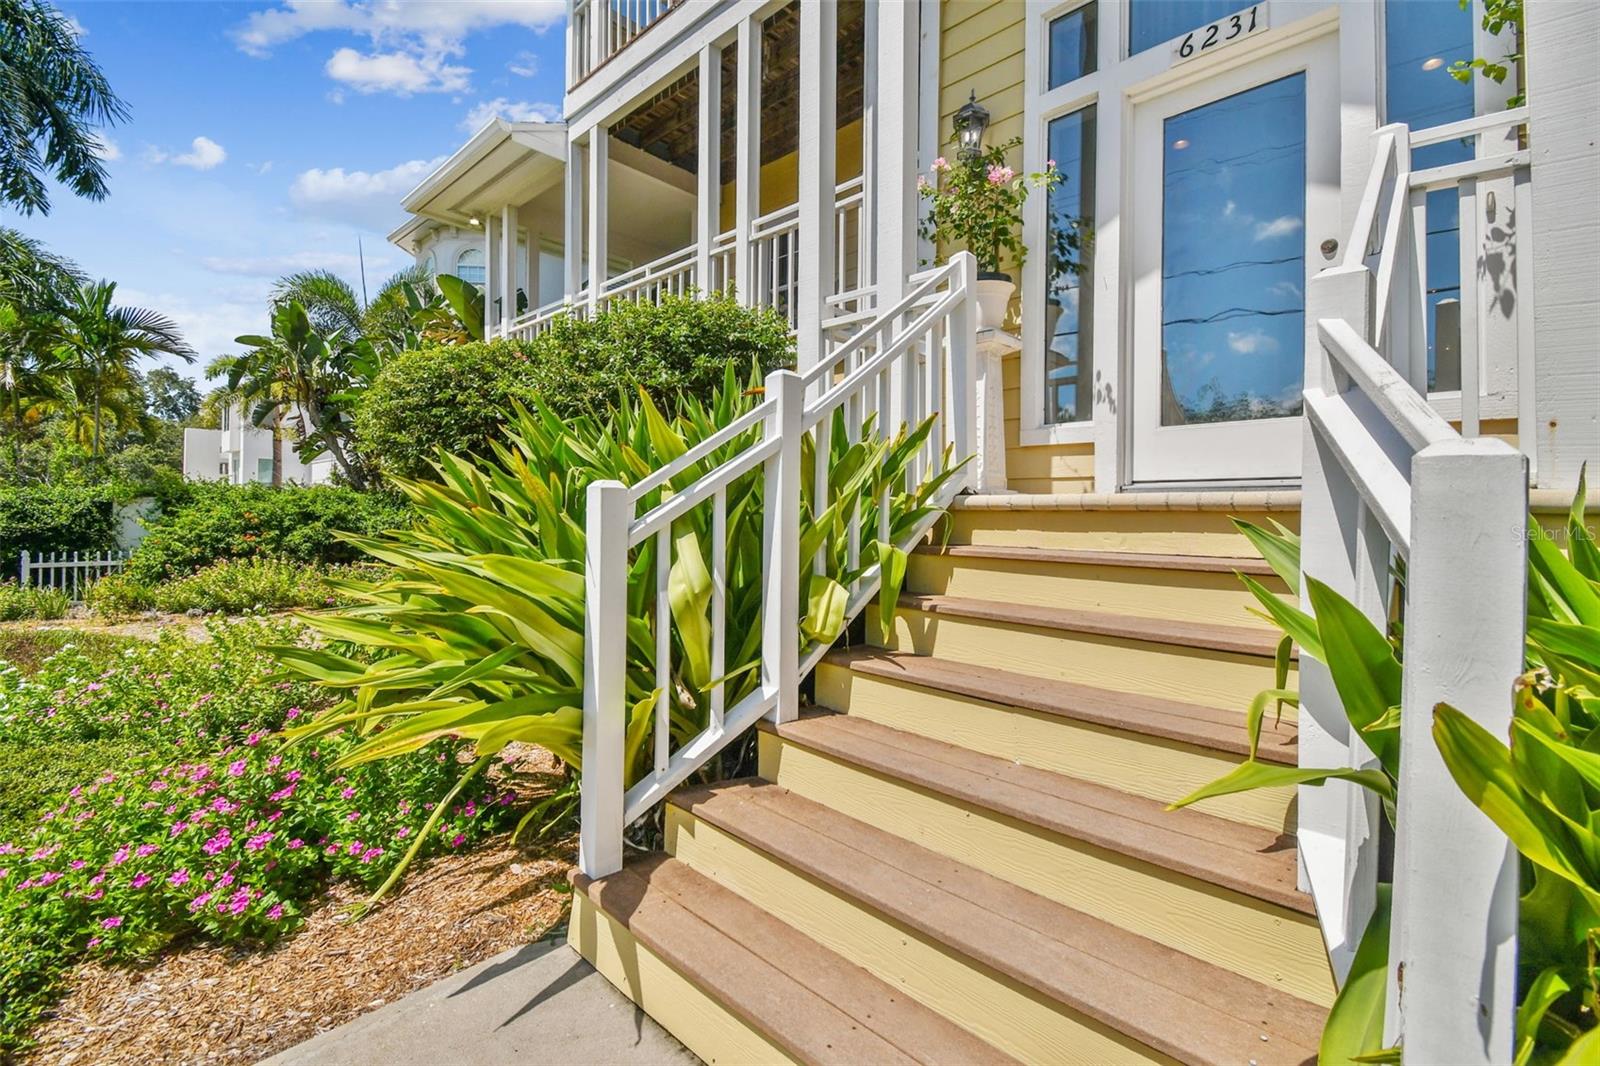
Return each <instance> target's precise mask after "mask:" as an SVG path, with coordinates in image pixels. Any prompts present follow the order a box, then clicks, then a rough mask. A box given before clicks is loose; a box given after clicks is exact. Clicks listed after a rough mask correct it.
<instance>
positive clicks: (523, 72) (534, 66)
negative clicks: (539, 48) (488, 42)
mask: <svg viewBox="0 0 1600 1066" xmlns="http://www.w3.org/2000/svg"><path fill="white" fill-rule="evenodd" d="M506 69H507V70H509V71H510V72H511V73H513V74H515V75H516V76H517V77H519V78H531V77H533V76H534V75H535V74H537V73H539V57H538V56H536V55H534V54H533V53H532V52H527V51H523V52H518V53H517V57H516V58H515V59H513V60H512V61H511V62H509V63H507V64H506Z"/></svg>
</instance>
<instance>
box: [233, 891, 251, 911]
mask: <svg viewBox="0 0 1600 1066" xmlns="http://www.w3.org/2000/svg"><path fill="white" fill-rule="evenodd" d="M248 906H250V890H249V889H248V888H241V889H240V890H239V891H237V892H235V893H234V894H233V898H232V899H231V900H229V901H228V913H229V914H234V915H237V914H242V913H244V909H245V908H246V907H248Z"/></svg>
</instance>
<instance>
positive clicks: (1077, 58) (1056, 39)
mask: <svg viewBox="0 0 1600 1066" xmlns="http://www.w3.org/2000/svg"><path fill="white" fill-rule="evenodd" d="M1099 21H1100V14H1099V8H1098V5H1097V4H1096V3H1095V0H1089V3H1087V4H1084V5H1083V6H1082V7H1080V8H1076V9H1074V10H1072V11H1069V12H1067V13H1066V14H1065V15H1062V16H1061V17H1060V18H1057V19H1052V20H1051V21H1050V58H1049V71H1048V74H1047V77H1048V79H1049V80H1048V84H1047V88H1051V89H1055V88H1059V87H1060V86H1062V85H1065V84H1067V82H1069V81H1077V80H1078V79H1079V78H1081V77H1083V76H1084V75H1085V74H1093V73H1094V72H1095V70H1096V64H1095V59H1096V48H1095V34H1096V31H1097V25H1098V23H1099ZM1058 162H1059V160H1058Z"/></svg>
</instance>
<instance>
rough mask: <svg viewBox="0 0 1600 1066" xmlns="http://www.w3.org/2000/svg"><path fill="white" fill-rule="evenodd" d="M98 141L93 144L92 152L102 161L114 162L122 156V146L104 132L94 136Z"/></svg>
mask: <svg viewBox="0 0 1600 1066" xmlns="http://www.w3.org/2000/svg"><path fill="white" fill-rule="evenodd" d="M95 139H96V140H97V141H98V142H99V143H98V144H97V145H96V146H95V150H94V154H95V155H97V156H99V157H100V159H101V160H102V161H103V162H106V163H115V162H116V161H117V160H119V159H121V158H122V146H121V145H119V144H117V142H116V141H113V140H112V139H111V138H110V137H107V136H106V135H105V134H103V133H102V134H98V135H97V136H96V138H95Z"/></svg>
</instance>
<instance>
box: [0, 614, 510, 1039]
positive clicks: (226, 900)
mask: <svg viewBox="0 0 1600 1066" xmlns="http://www.w3.org/2000/svg"><path fill="white" fill-rule="evenodd" d="M208 628H209V630H210V636H211V639H210V640H209V641H206V642H196V641H192V640H189V639H187V638H185V637H182V636H179V635H177V634H175V633H163V634H162V635H161V636H160V637H159V638H158V639H157V640H155V641H153V642H144V641H134V642H130V643H128V644H127V645H125V646H121V647H118V646H117V645H115V644H108V643H104V642H103V643H101V644H100V645H97V646H95V647H93V648H79V647H78V646H76V645H75V644H71V643H68V644H65V645H63V646H62V647H60V649H59V650H57V651H55V652H54V653H53V654H51V655H49V656H47V657H45V658H44V659H43V660H42V661H40V662H38V663H37V664H36V666H35V668H34V669H33V670H31V671H25V670H23V669H22V668H19V667H17V666H15V665H11V664H6V665H0V748H3V749H5V750H6V751H7V752H8V756H9V758H8V762H7V763H6V765H8V766H11V767H13V772H14V773H15V774H17V775H19V776H20V774H21V773H22V772H24V771H25V768H26V767H27V766H28V765H29V763H30V759H29V753H40V754H42V753H45V752H49V751H52V750H53V749H56V748H60V747H63V746H71V745H76V746H80V747H81V746H85V745H87V746H89V750H90V751H91V752H98V753H100V754H102V755H104V756H105V758H106V765H102V766H100V767H98V768H97V770H96V772H95V773H94V775H93V776H92V777H86V778H85V779H84V780H82V781H80V782H78V783H76V784H74V785H72V786H71V787H70V788H68V789H67V790H66V791H65V792H64V793H62V794H58V795H55V796H52V797H51V798H50V800H49V802H48V804H47V805H44V806H43V807H42V809H40V810H37V811H36V812H33V818H34V819H35V820H34V822H33V824H32V825H31V826H28V827H26V828H25V829H23V828H21V827H19V826H16V825H15V824H13V825H12V829H13V830H18V831H15V832H11V833H9V834H7V835H5V836H0V928H4V930H5V935H4V936H3V937H0V1050H4V1049H8V1048H15V1047H18V1046H22V1045H23V1044H24V1043H25V1042H26V1040H27V1034H28V1030H29V1028H30V1027H31V1025H32V1024H33V1023H34V1022H35V1021H36V1020H37V1019H38V1018H39V1016H40V1015H41V1013H42V1012H44V1011H45V1010H46V1009H47V1008H48V1006H49V1004H50V1002H51V1001H52V999H53V998H54V996H55V995H57V994H58V992H59V991H60V986H61V982H62V976H63V974H64V973H65V972H66V970H67V968H68V967H69V966H70V965H71V964H72V963H73V962H74V961H75V960H76V959H78V958H79V957H81V956H85V955H88V956H91V957H100V958H103V959H105V960H107V961H128V960H136V959H144V958H148V957H150V956H152V955H153V954H155V953H156V952H158V951H159V950H161V949H162V948H164V947H165V946H167V945H168V944H171V943H172V942H173V941H175V940H178V939H180V938H200V939H203V940H208V941H214V942H221V943H238V944H244V945H251V946H254V945H266V944H270V943H272V942H273V941H275V940H278V939H280V938H282V937H283V936H285V935H286V934H289V933H291V932H293V931H294V930H295V929H297V928H298V927H299V926H300V924H301V923H302V921H303V919H304V915H305V913H306V908H307V905H308V902H309V901H310V900H311V899H312V897H313V896H314V895H315V894H316V893H317V892H319V891H320V890H321V889H322V888H323V887H324V886H326V885H327V884H328V883H329V882H330V881H333V880H340V881H347V882H350V883H353V884H357V885H361V886H367V887H370V886H374V885H376V884H377V883H378V882H379V881H381V880H382V879H383V878H384V877H385V876H386V875H387V874H388V872H389V871H390V870H391V869H392V868H393V865H394V864H395V862H397V861H398V859H399V858H400V856H401V854H403V853H404V851H405V850H406V849H407V848H408V847H410V846H411V845H412V844H413V843H415V842H416V839H417V838H416V834H418V833H420V832H422V830H423V829H424V825H425V823H426V821H427V819H428V815H429V813H430V812H431V810H432V809H433V807H434V806H435V805H436V804H437V803H438V802H439V800H440V799H441V798H443V797H444V796H446V795H447V794H448V793H449V791H450V789H451V787H452V786H453V785H454V783H455V782H456V780H457V779H458V777H459V767H458V765H457V762H458V759H459V757H460V756H461V754H462V751H461V749H462V748H463V745H462V744H461V743H460V742H459V741H454V740H451V739H448V738H445V739H440V740H438V741H435V742H434V743H432V744H430V745H428V746H427V747H426V748H423V749H421V750H419V751H417V752H415V753H413V754H412V755H411V756H410V757H408V758H404V759H398V760H385V761H382V762H375V763H365V764H360V765H356V766H352V767H349V768H340V767H339V766H337V765H336V764H337V762H338V760H339V757H340V756H341V755H343V754H345V753H346V752H347V751H349V750H350V749H351V748H352V747H353V746H354V745H355V739H354V738H352V737H351V736H349V735H348V734H347V733H337V734H333V735H330V736H325V737H322V738H319V740H318V741H317V742H316V743H315V744H314V745H313V744H308V745H304V746H287V747H286V746H284V745H282V744H281V743H279V742H278V741H277V740H276V738H275V736H274V734H275V733H276V731H277V730H279V729H281V728H282V727H284V726H285V725H287V724H290V723H293V722H294V721H296V720H299V719H300V718H302V717H304V716H307V715H309V714H311V713H314V712H315V711H316V710H318V709H320V708H321V706H322V704H321V703H320V702H319V700H320V698H321V697H320V696H319V694H318V693H317V692H316V691H315V690H314V689H312V688H310V687H309V686H307V685H304V684H303V683H297V682H290V681H285V680H278V679H275V678H274V677H273V676H272V665H271V662H270V661H269V660H268V659H266V658H265V657H264V656H262V655H261V653H260V652H258V651H257V650H256V649H257V647H258V646H259V645H261V644H265V643H274V644H282V643H285V642H294V641H297V640H301V639H303V633H302V632H301V631H300V630H299V627H298V626H297V625H295V624H294V623H290V622H282V621H265V620H245V621H236V622H226V621H221V620H218V621H213V622H211V623H209V624H208ZM7 785H8V782H6V781H0V790H4V789H5V788H6V787H7ZM511 801H512V795H511V793H509V792H506V791H498V792H497V791H494V790H493V789H492V788H491V786H487V785H485V784H483V783H482V782H481V781H480V782H478V783H477V784H476V785H475V787H474V788H473V789H472V790H470V791H469V792H467V793H464V794H462V795H460V796H457V797H455V798H454V800H453V801H452V803H451V805H450V806H449V807H448V808H446V810H445V811H444V812H443V813H442V815H441V817H440V819H439V820H438V821H437V823H436V824H435V825H434V826H433V827H432V828H431V829H430V830H429V831H428V839H427V840H426V841H424V843H423V845H422V849H423V851H424V852H429V851H435V852H436V851H446V852H448V851H450V850H452V849H463V848H466V847H468V846H469V845H471V844H473V843H475V842H477V841H479V840H481V839H482V838H483V837H484V836H486V835H487V834H489V833H492V832H493V831H495V830H496V829H498V828H500V827H501V826H503V825H504V824H505V823H506V821H507V815H508V814H509V810H510V806H511Z"/></svg>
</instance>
